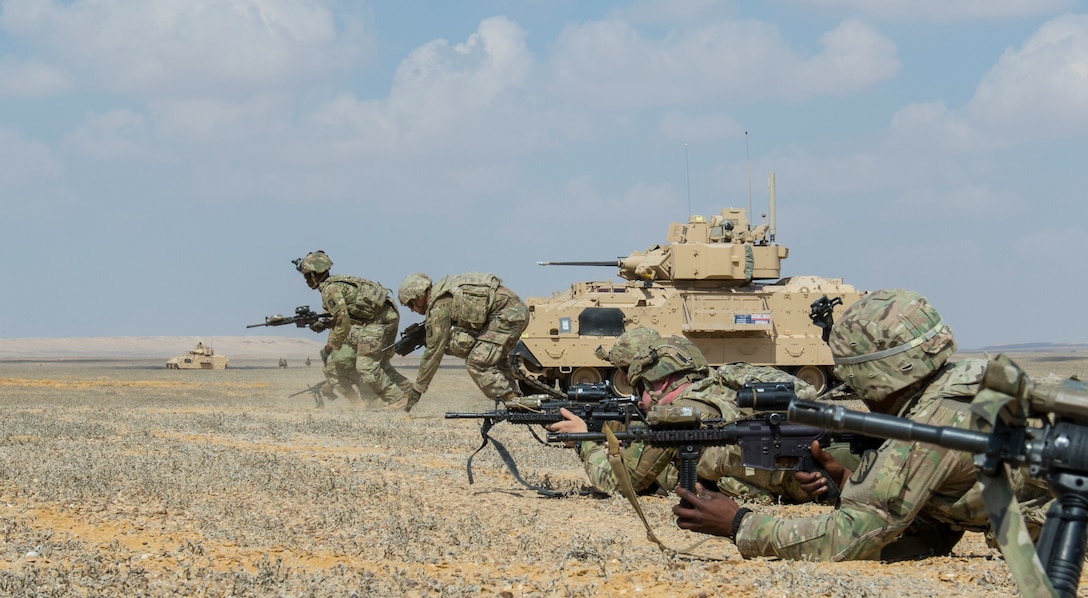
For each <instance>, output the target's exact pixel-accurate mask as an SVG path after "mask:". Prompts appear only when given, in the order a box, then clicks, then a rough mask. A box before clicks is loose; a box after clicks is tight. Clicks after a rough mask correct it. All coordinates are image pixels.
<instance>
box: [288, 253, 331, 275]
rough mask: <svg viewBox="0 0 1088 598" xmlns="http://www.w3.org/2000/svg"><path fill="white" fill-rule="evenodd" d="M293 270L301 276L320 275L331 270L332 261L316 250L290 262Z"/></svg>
mask: <svg viewBox="0 0 1088 598" xmlns="http://www.w3.org/2000/svg"><path fill="white" fill-rule="evenodd" d="M291 262H292V263H293V264H294V265H295V268H296V269H297V270H298V271H299V272H302V273H303V274H311V273H312V274H322V273H324V272H328V271H329V268H332V260H331V259H329V256H328V255H326V254H325V252H324V251H321V250H320V249H318V250H317V251H311V252H310V253H307V254H306V257H304V258H300V259H297V260H291Z"/></svg>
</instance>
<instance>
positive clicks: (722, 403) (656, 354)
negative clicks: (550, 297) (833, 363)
mask: <svg viewBox="0 0 1088 598" xmlns="http://www.w3.org/2000/svg"><path fill="white" fill-rule="evenodd" d="M598 356H599V357H600V356H601V355H600V354H598ZM607 356H608V358H609V359H610V360H611V361H612V363H613V365H615V366H616V367H620V368H623V367H624V366H629V369H628V380H629V381H630V382H631V383H632V384H633V385H635V387H636V388H638V389H639V390H640V393H641V395H642V401H641V403H640V408H641V409H643V410H644V411H645V410H648V409H650V408H652V407H655V406H658V405H668V404H674V405H678V406H693V407H695V408H696V409H698V410H699V411H701V412H703V413H704V417H708V418H725V419H730V420H732V419H738V418H740V417H743V416H744V415H749V414H742V413H741V410H740V409H738V408H737V405H736V400H737V393H736V391H737V389H739V388H740V387H741V386H743V385H744V384H745V383H747V382H793V383H794V390H795V392H796V393H797V394H798V395H799V396H800V397H802V398H812V397H814V396H815V394H816V392H815V389H813V388H812V386H811V385H809V384H808V383H806V382H804V381H803V380H800V379H799V378H796V377H794V376H791V375H790V374H787V373H786V372H783V371H781V370H778V369H775V368H771V367H759V366H752V365H749V364H730V365H725V366H722V367H721V368H720V369H719V370H717V371H712V370H711V369H710V367H709V365H708V364H707V361H706V358H705V357H704V356H703V354H702V352H701V351H699V349H698V347H696V346H695V345H694V344H693V343H692V342H691V341H689V340H688V339H686V338H684V337H677V336H674V337H668V338H661V337H660V336H659V335H658V334H657V333H656V332H655V331H653V330H651V329H648V328H635V329H632V330H630V331H628V332H625V333H624V334H623V335H621V336H620V337H619V338H617V339H616V342H615V344H614V345H613V346H612V349H611V351H610V352H609V353H608V355H607ZM564 416H565V417H567V421H564V422H559V423H556V424H553V425H552V426H551V430H552V431H556V432H585V431H586V425H585V422H583V421H582V420H581V419H580V418H578V417H577V416H574V415H572V414H570V413H569V412H564ZM575 448H577V450H578V456H579V457H580V458H581V459H582V461H583V462H584V464H585V468H586V473H587V474H588V475H589V478H590V482H591V483H592V484H593V486H594V487H595V488H597V489H598V490H600V491H602V492H606V493H610V492H613V491H614V490H615V489H616V484H617V479H616V476H615V474H614V472H613V471H612V466H611V464H610V463H609V459H608V449H607V447H606V446H605V445H603V444H599V443H595V442H582V443H579V445H578V446H577V447H575ZM835 450H836V454H842V456H843V457H844V459H845V458H846V457H847V456H848V455H849V450H848V448H847V447H845V446H837V447H836V449H835ZM620 456H621V458H622V460H623V463H624V466H625V467H626V469H627V470H628V473H629V475H628V477H629V478H630V480H631V485H632V490H634V491H635V492H639V493H647V492H654V491H655V490H656V489H658V488H661V489H664V490H666V491H667V489H669V488H673V487H675V486H676V482H677V479H678V475H677V472H676V467H675V466H674V465H673V461H674V459H675V457H676V451H675V449H671V448H661V447H654V446H649V445H645V444H643V443H638V442H634V443H631V445H630V446H629V447H627V448H624V449H622V450H621V453H620ZM855 462H856V459H855ZM699 475H700V477H701V478H703V479H707V480H715V484H716V486H717V488H718V489H719V490H720V491H722V492H725V493H726V494H729V495H731V496H736V497H745V498H748V499H756V500H762V501H766V502H770V501H771V500H774V499H776V498H782V499H785V500H788V501H791V502H805V501H810V500H812V498H813V497H812V496H811V495H810V494H809V493H808V492H806V491H805V490H803V489H802V488H801V487H800V483H799V482H797V481H796V479H795V478H794V477H793V475H792V472H789V471H767V470H762V469H751V468H746V467H744V465H743V463H742V459H741V453H740V448H739V447H737V446H725V447H708V448H706V449H704V451H703V454H702V456H701V458H700V461H699Z"/></svg>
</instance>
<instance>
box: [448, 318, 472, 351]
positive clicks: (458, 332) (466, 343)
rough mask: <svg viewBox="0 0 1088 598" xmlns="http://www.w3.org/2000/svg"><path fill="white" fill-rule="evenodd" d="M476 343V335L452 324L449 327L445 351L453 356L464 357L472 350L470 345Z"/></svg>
mask: <svg viewBox="0 0 1088 598" xmlns="http://www.w3.org/2000/svg"><path fill="white" fill-rule="evenodd" d="M475 345H476V337H475V336H473V335H472V333H471V332H469V331H468V330H465V329H464V328H460V327H458V326H454V327H453V328H451V329H450V342H449V345H447V346H446V353H449V354H450V355H453V356H454V357H460V358H461V359H465V358H466V357H468V354H469V353H470V352H472V347H473V346H475Z"/></svg>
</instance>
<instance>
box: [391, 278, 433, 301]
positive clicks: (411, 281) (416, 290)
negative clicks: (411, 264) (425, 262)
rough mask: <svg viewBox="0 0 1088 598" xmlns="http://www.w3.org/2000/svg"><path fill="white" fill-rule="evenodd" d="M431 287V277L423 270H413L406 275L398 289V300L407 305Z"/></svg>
mask: <svg viewBox="0 0 1088 598" xmlns="http://www.w3.org/2000/svg"><path fill="white" fill-rule="evenodd" d="M430 288H431V277H429V276H427V275H426V274H423V273H422V272H413V273H412V274H409V275H408V276H405V277H404V280H403V281H401V283H400V288H399V289H398V290H397V300H398V301H400V304H401V305H405V306H407V305H408V304H409V303H411V302H412V301H414V300H416V299H418V298H420V297H422V296H423V295H425V294H426V293H427V291H428V290H429V289H430Z"/></svg>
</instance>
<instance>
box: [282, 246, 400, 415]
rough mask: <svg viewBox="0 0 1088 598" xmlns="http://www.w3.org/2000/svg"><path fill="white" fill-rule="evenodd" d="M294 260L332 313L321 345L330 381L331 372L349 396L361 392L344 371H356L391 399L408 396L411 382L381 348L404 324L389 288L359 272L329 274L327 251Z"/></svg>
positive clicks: (318, 327) (318, 324)
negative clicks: (356, 389) (327, 330)
mask: <svg viewBox="0 0 1088 598" xmlns="http://www.w3.org/2000/svg"><path fill="white" fill-rule="evenodd" d="M296 266H297V268H298V271H299V272H302V275H303V276H304V277H305V278H306V284H307V285H309V287H310V288H311V289H317V290H320V291H321V305H322V308H323V309H324V310H325V311H326V312H328V313H329V314H330V315H331V316H332V319H331V322H330V324H331V328H330V329H329V338H328V341H327V342H326V344H325V347H324V349H323V350H322V359H323V360H326V368H325V372H326V378H327V379H329V386H331V385H333V384H334V380H333V379H331V378H329V376H330V374H331V375H332V376H333V377H334V378H337V380H336V381H335V383H336V385H337V387H338V388H339V389H340V390H341V391H342V392H344V393H345V394H347V396H348V397H349V398H352V396H353V395H354V396H356V397H357V394H355V393H354V391H353V390H351V391H350V392H349V389H351V380H350V375H349V376H348V379H344V378H345V376H344V375H343V374H345V373H349V372H357V375H358V380H359V382H361V383H363V384H365V385H367V386H368V387H370V389H371V390H373V391H374V394H376V395H378V397H379V398H380V399H381V400H383V401H385V402H386V403H387V404H390V405H393V404H396V403H397V402H399V401H405V400H406V399H407V397H408V391H409V390H410V389H411V388H412V383H411V382H410V381H409V380H408V379H407V378H405V377H404V375H403V374H401V373H400V372H398V371H397V370H396V368H394V367H393V366H392V364H390V363H389V360H390V358H391V357H392V352H390V351H386V352H383V351H382V348H383V347H387V346H389V345H391V344H393V341H394V340H396V336H397V327H398V325H399V324H400V314H399V313H398V312H397V306H396V304H395V303H394V302H393V300H392V298H390V291H389V289H387V288H385V287H383V286H381V285H380V284H378V283H376V282H372V281H369V280H367V279H365V278H359V277H358V276H331V275H330V274H329V269H330V268H331V267H332V260H331V259H329V256H327V255H325V252H324V251H315V252H312V253H309V254H307V255H306V257H304V258H301V259H299V260H297V261H296ZM326 326H327V324H325V323H324V322H321V321H320V320H319V321H318V322H315V323H314V324H311V325H310V329H311V330H313V331H315V332H320V331H322V330H324V329H325V328H326ZM329 363H331V364H332V367H331V368H330V367H329V365H328V364H329Z"/></svg>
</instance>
